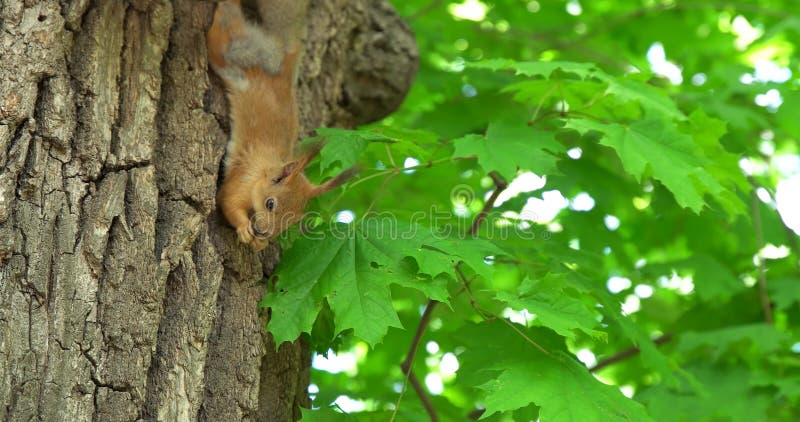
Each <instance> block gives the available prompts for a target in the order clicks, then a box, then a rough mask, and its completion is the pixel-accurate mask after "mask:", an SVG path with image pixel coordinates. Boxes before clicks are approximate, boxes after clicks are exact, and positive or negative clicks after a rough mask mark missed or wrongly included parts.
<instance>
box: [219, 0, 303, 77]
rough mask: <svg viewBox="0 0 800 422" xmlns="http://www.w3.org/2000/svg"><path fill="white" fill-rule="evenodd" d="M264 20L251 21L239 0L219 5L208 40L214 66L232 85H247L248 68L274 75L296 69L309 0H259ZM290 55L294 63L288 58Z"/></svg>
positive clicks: (227, 0)
mask: <svg viewBox="0 0 800 422" xmlns="http://www.w3.org/2000/svg"><path fill="white" fill-rule="evenodd" d="M257 4H258V9H259V13H260V14H261V17H262V21H263V24H262V25H261V26H258V25H256V24H254V23H250V22H247V21H246V19H245V17H244V14H243V13H242V8H241V5H240V2H239V0H226V1H224V2H222V3H220V4H219V5H218V6H217V10H216V12H215V14H214V22H213V24H212V25H211V28H210V29H209V31H208V34H207V37H206V43H207V47H208V58H209V62H210V63H211V66H212V67H213V68H214V70H215V71H216V72H217V73H218V74H219V75H220V77H222V79H223V80H225V83H226V84H227V85H228V86H229V87H230V88H237V87H241V88H244V87H245V86H247V74H246V72H247V71H248V70H250V69H252V68H258V69H260V70H262V71H264V72H265V73H267V74H270V75H279V74H285V73H286V72H287V70H288V69H287V67H291V68H292V69H291V70H290V71H289V72H290V73H296V72H295V70H294V67H295V63H296V62H297V59H298V56H299V55H300V54H301V52H302V48H301V46H302V41H303V38H304V37H305V32H306V16H305V15H306V13H307V9H308V1H307V0H258V2H257ZM287 58H288V59H290V60H291V63H287V62H286V60H287Z"/></svg>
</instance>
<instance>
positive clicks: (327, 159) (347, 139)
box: [317, 128, 383, 172]
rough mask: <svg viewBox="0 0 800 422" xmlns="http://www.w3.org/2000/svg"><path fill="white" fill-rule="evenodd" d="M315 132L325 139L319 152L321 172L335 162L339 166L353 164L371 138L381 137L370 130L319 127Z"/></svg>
mask: <svg viewBox="0 0 800 422" xmlns="http://www.w3.org/2000/svg"><path fill="white" fill-rule="evenodd" d="M317 133H319V134H320V136H322V137H323V138H324V139H325V146H324V147H323V148H322V151H320V154H319V155H320V169H321V170H322V171H323V172H324V171H325V170H328V168H329V167H330V166H332V165H333V164H336V163H337V162H338V163H339V167H340V168H348V167H351V166H353V165H355V164H356V163H357V162H358V158H359V157H360V156H361V154H362V153H363V152H364V150H365V149H366V148H367V144H368V143H369V142H370V141H371V140H377V139H382V138H383V136H381V135H378V134H374V133H371V132H366V131H354V130H345V129H336V128H319V129H317Z"/></svg>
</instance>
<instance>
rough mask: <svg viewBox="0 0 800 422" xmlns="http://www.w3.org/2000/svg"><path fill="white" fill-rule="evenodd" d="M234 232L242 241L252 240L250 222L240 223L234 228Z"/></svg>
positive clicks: (248, 241)
mask: <svg viewBox="0 0 800 422" xmlns="http://www.w3.org/2000/svg"><path fill="white" fill-rule="evenodd" d="M236 234H237V235H239V240H240V241H241V242H242V243H245V244H247V243H250V242H252V241H253V232H252V230H251V229H250V223H249V222H248V223H247V224H242V225H241V226H239V227H237V228H236Z"/></svg>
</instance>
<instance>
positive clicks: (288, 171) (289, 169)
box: [272, 161, 300, 185]
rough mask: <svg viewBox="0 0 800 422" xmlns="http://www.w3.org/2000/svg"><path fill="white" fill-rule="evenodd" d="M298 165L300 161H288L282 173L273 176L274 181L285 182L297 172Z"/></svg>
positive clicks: (275, 182) (277, 182) (276, 182)
mask: <svg viewBox="0 0 800 422" xmlns="http://www.w3.org/2000/svg"><path fill="white" fill-rule="evenodd" d="M298 165H300V163H299V162H298V161H292V162H289V163H286V164H285V165H284V166H283V168H282V169H281V173H280V174H279V175H278V176H276V177H273V178H272V183H274V184H276V185H277V184H279V183H281V182H283V181H284V180H285V179H286V178H287V177H289V176H291V175H292V174H293V173H294V172H295V169H297V166H298Z"/></svg>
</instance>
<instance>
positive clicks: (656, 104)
mask: <svg viewBox="0 0 800 422" xmlns="http://www.w3.org/2000/svg"><path fill="white" fill-rule="evenodd" d="M608 81H609V85H608V89H607V90H606V93H608V94H613V95H616V96H617V99H618V101H619V102H622V103H624V102H629V101H634V102H637V103H639V105H641V106H642V108H643V109H644V110H645V112H646V117H647V118H648V120H667V121H671V120H673V119H674V120H686V115H685V114H683V112H681V111H680V110H679V109H678V106H677V105H675V102H674V101H672V99H670V98H669V97H668V96H667V95H666V94H665V93H664V91H663V90H660V89H656V88H654V87H652V86H650V85H647V84H645V83H642V82H639V81H636V80H633V79H617V78H609V79H608Z"/></svg>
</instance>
